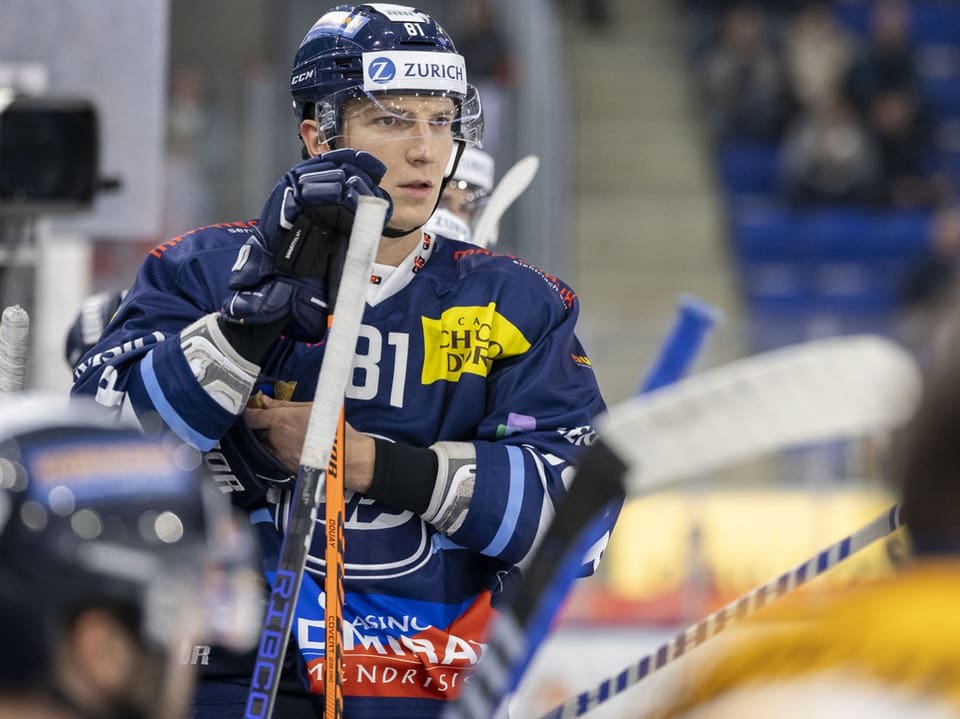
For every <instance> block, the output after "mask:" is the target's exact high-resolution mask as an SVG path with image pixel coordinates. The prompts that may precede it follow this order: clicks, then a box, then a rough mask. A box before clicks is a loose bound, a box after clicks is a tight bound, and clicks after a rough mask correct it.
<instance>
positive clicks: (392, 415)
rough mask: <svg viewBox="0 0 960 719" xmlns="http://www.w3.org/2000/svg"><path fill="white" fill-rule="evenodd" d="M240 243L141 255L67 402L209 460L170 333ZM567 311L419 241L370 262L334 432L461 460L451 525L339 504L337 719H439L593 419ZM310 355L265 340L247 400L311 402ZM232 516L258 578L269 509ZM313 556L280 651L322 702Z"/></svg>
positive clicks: (513, 276) (472, 257)
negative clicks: (255, 552) (282, 394)
mask: <svg viewBox="0 0 960 719" xmlns="http://www.w3.org/2000/svg"><path fill="white" fill-rule="evenodd" d="M252 227H253V223H252V222H239V223H233V224H223V225H215V226H211V227H206V228H201V229H199V230H194V231H192V232H189V233H186V234H184V235H182V236H180V237H177V238H175V239H173V240H171V241H169V242H166V243H164V244H162V245H160V246H159V247H157V248H155V249H154V250H153V251H152V252H151V253H150V255H149V256H148V257H147V258H146V259H145V261H144V263H143V265H142V267H141V269H140V271H139V273H138V276H137V278H136V280H135V282H134V284H133V285H132V287H131V288H130V290H129V292H128V294H127V295H126V298H125V299H124V301H123V304H122V305H121V307H120V308H119V310H118V312H117V314H116V315H115V317H114V318H113V320H112V321H111V323H110V324H109V326H108V327H107V329H106V331H105V333H104V335H103V336H102V338H101V340H100V342H99V343H98V344H97V346H96V347H94V348H93V349H92V350H91V351H90V352H89V353H87V355H86V356H85V357H84V358H83V359H82V360H81V361H80V362H79V364H78V365H77V366H76V368H75V371H74V380H75V384H74V391H75V392H77V393H85V394H92V395H95V396H96V397H97V399H98V401H100V402H101V403H102V404H104V405H106V406H108V407H112V408H114V409H116V410H118V411H119V409H120V408H121V407H123V406H130V407H132V408H133V409H134V410H135V411H136V412H137V414H138V415H139V416H141V418H143V417H144V416H145V415H147V413H155V414H156V415H159V416H160V418H162V420H163V421H164V423H165V424H166V425H167V426H169V427H170V428H171V429H172V430H173V431H174V432H176V433H177V434H178V435H179V436H180V437H181V438H182V439H184V440H185V441H187V442H189V443H190V444H192V445H194V446H195V447H197V448H198V449H200V450H202V451H204V452H210V453H216V452H217V451H218V441H219V440H220V439H221V438H222V437H223V436H224V434H225V433H227V432H228V430H229V429H230V428H231V426H232V425H233V424H234V423H235V422H236V421H237V416H236V415H235V414H232V413H230V412H229V411H227V410H226V409H225V408H224V407H223V406H222V405H221V404H218V403H217V402H216V401H214V400H213V399H212V398H211V397H210V396H209V395H208V394H207V393H206V392H205V391H204V390H203V389H202V388H201V386H200V384H199V381H198V378H197V377H196V376H195V374H194V369H193V368H192V367H191V364H190V362H189V361H188V359H187V357H185V353H184V349H183V347H182V345H181V341H180V339H179V333H180V332H181V330H183V329H184V328H185V327H187V326H188V325H190V324H191V323H193V322H195V321H196V320H198V318H201V317H203V316H204V315H207V314H210V313H215V312H217V311H218V310H219V308H220V306H221V304H222V302H223V299H224V297H226V296H228V289H227V282H228V279H229V275H230V268H231V266H232V264H233V262H234V259H235V257H236V255H237V251H238V249H239V248H240V246H241V245H242V244H243V242H244V241H245V240H246V238H247V235H248V234H249V233H250V232H251V228H252ZM578 311H579V305H578V300H577V297H576V295H575V294H574V293H573V291H572V290H571V289H570V288H569V287H567V286H566V285H565V284H563V283H562V282H561V281H559V280H558V279H557V278H555V277H553V276H551V275H549V274H547V273H545V272H543V271H542V270H540V269H538V268H536V267H533V266H531V265H529V264H527V263H525V262H523V261H522V260H520V259H518V258H515V257H509V256H505V255H496V254H493V253H491V252H489V251H488V250H484V249H481V248H478V247H476V246H473V245H470V244H466V243H462V242H457V241H453V240H447V239H445V238H437V239H436V240H434V239H432V238H430V237H429V236H426V235H425V236H424V241H423V243H422V244H421V245H420V246H419V247H418V248H417V249H416V250H415V251H414V252H412V253H411V255H410V256H409V257H408V258H407V259H406V260H405V261H404V262H403V263H402V264H401V265H400V266H398V267H396V268H387V267H380V266H379V265H378V266H375V273H374V276H373V277H372V278H371V285H370V290H369V293H368V298H367V306H366V308H365V312H364V315H363V323H362V326H361V330H360V336H359V339H358V342H357V350H356V356H355V359H354V363H353V373H352V377H351V379H350V382H349V386H348V389H347V396H346V403H345V412H346V419H347V421H348V422H349V423H350V424H351V425H352V426H353V427H355V428H356V429H357V430H359V431H362V432H366V433H369V434H372V435H376V436H380V437H385V438H388V439H392V440H395V441H399V442H404V443H406V444H409V445H413V446H417V447H430V446H440V447H446V448H447V449H446V451H447V452H448V453H449V452H454V453H456V452H460V453H461V454H464V453H465V454H464V456H468V459H469V461H468V462H466V463H463V464H462V465H460V466H461V470H460V471H463V472H467V473H468V474H469V475H470V477H469V479H470V480H471V481H470V482H469V485H470V486H471V489H472V495H470V497H469V504H468V505H467V506H466V508H465V511H463V512H461V513H460V515H459V516H458V517H457V518H456V521H455V522H452V523H450V522H447V523H440V522H438V521H437V520H436V518H435V517H433V516H430V517H427V519H429V520H431V521H432V522H433V523H431V521H426V519H425V518H424V517H421V516H417V515H415V514H413V513H412V512H409V511H405V510H402V509H398V508H395V507H392V506H387V505H385V504H383V503H380V502H377V501H374V500H371V499H369V498H367V497H365V496H363V495H360V494H353V493H350V492H348V494H347V511H346V521H345V524H346V527H345V530H346V534H345V546H346V567H345V580H344V589H345V608H344V634H345V637H344V648H345V674H344V683H343V688H344V695H345V711H346V714H347V716H350V717H354V718H355V719H363V718H364V717H406V716H427V717H429V716H438V715H439V713H440V711H441V708H442V702H443V700H445V699H449V698H451V697H452V696H455V695H456V693H457V691H458V682H459V683H461V684H462V682H463V678H462V672H463V671H464V670H465V669H468V668H469V667H470V666H472V665H473V664H475V663H476V662H477V661H478V660H479V658H480V656H481V655H482V652H483V643H482V638H483V630H484V628H485V626H486V624H487V622H488V620H489V618H490V614H491V612H492V611H494V610H493V609H492V607H491V601H492V596H493V595H495V594H496V593H497V592H498V590H499V589H501V588H502V586H503V582H504V580H505V578H507V577H509V576H511V575H513V574H515V573H516V572H517V568H518V566H519V568H520V569H521V570H522V567H523V563H524V560H525V558H527V557H528V555H529V554H530V552H531V548H532V547H533V546H534V543H535V541H536V539H537V537H538V536H539V535H540V534H541V533H542V532H543V531H544V530H545V528H546V526H547V525H548V524H549V522H550V519H551V518H552V516H553V508H554V506H555V504H556V502H557V501H558V500H559V499H560V497H561V496H562V495H563V493H564V491H565V483H566V482H569V480H570V479H571V477H572V473H573V466H572V462H573V461H574V460H575V457H576V455H577V452H578V449H579V448H580V447H582V446H584V445H586V444H589V443H590V441H591V440H592V438H593V436H594V431H593V429H592V424H591V423H592V420H593V418H594V417H596V416H597V415H598V414H599V413H600V412H602V411H603V410H604V409H605V408H604V404H603V401H602V399H601V396H600V392H599V390H598V387H597V383H596V380H595V377H594V374H593V369H592V368H591V365H590V360H589V359H588V357H587V355H586V353H585V352H584V349H583V347H582V346H581V344H580V342H579V341H578V339H577V338H576V336H575V333H574V327H575V324H576V321H577V316H578ZM323 353H324V345H323V344H322V343H319V344H306V343H301V342H295V341H293V340H291V339H288V338H285V337H281V338H280V339H279V340H278V341H277V342H276V343H275V344H274V345H273V346H272V347H271V349H270V350H269V351H268V353H267V355H266V356H265V358H264V359H263V361H262V363H261V367H260V372H261V375H260V378H259V379H258V384H269V383H272V382H274V381H275V380H283V381H286V382H295V385H294V387H295V389H294V393H293V399H294V400H304V401H310V400H311V399H312V398H313V393H314V389H315V383H316V379H317V374H318V369H319V367H320V364H321V362H322V360H323ZM446 443H452V444H446ZM231 478H232V475H230V474H226V475H223V476H220V478H219V479H220V480H221V481H220V486H221V487H222V488H223V489H224V491H235V492H238V493H240V492H244V491H249V488H246V487H243V486H241V484H240V483H238V482H236V481H232V479H231ZM274 499H276V497H274ZM240 504H243V505H244V506H248V507H250V508H252V511H251V519H252V521H253V522H254V523H255V524H256V525H257V526H258V528H259V529H260V530H261V532H260V533H261V535H262V536H264V537H266V541H265V542H264V547H263V554H264V557H265V560H266V564H267V565H268V566H269V562H270V561H271V560H272V561H274V566H275V557H276V555H277V549H278V547H279V533H278V531H277V527H279V529H280V530H281V531H282V526H283V521H282V519H283V514H284V513H283V511H277V509H276V505H273V506H270V507H268V506H263V507H258V505H256V504H251V503H249V502H240ZM279 505H281V506H282V505H283V501H282V499H281V501H280V502H279ZM425 516H426V515H425ZM321 517H322V507H321ZM320 521H322V518H321V520H320ZM612 522H613V517H611V518H610V526H612ZM437 525H440V526H442V528H443V530H444V531H440V529H438V527H437ZM608 533H609V532H608ZM270 537H273V541H271V540H270ZM605 540H606V535H605V536H604V537H603V538H601V539H600V540H599V541H598V544H597V546H596V547H595V551H593V552H591V555H590V556H592V557H598V556H599V550H601V549H602V545H603V543H604V542H605ZM323 556H324V551H323V532H322V531H319V532H317V533H316V535H315V538H314V546H313V548H312V551H311V553H310V557H309V559H308V563H307V574H306V576H305V578H304V585H303V591H302V593H301V597H300V600H299V603H298V606H297V617H296V621H295V623H294V630H293V636H292V639H293V641H294V642H295V643H296V645H297V647H298V649H299V651H300V653H301V655H302V659H303V661H302V662H301V663H300V666H301V671H302V673H303V674H304V677H303V678H304V680H305V681H306V682H308V683H309V685H310V687H311V689H312V691H313V692H315V693H321V692H322V690H323V676H322V671H323V652H324V624H323V617H324V611H323V591H322V588H323V571H324V561H323ZM592 568H593V567H592V565H591V563H590V562H587V563H586V564H585V570H586V571H587V572H589V571H592Z"/></svg>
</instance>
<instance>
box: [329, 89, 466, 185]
mask: <svg viewBox="0 0 960 719" xmlns="http://www.w3.org/2000/svg"><path fill="white" fill-rule="evenodd" d="M313 108H314V118H315V119H316V121H317V129H318V131H319V133H320V139H321V140H325V141H326V143H327V144H328V145H329V146H330V147H331V149H333V148H338V147H349V146H353V144H354V142H355V141H356V138H355V137H354V136H355V135H357V134H358V133H361V134H362V137H363V138H364V139H366V140H368V141H372V142H391V141H394V142H395V141H400V140H405V139H409V138H411V137H422V138H434V139H437V140H449V141H450V142H451V147H453V143H459V144H461V145H462V146H463V147H479V146H480V145H481V143H482V139H483V113H482V108H481V105H480V96H479V95H478V94H477V91H476V89H475V88H474V87H473V86H469V85H468V86H467V94H466V96H465V97H464V96H461V95H460V94H459V93H453V92H442V91H426V90H403V91H388V92H369V91H364V90H360V89H358V88H351V89H348V90H341V91H340V92H337V93H334V94H333V95H331V96H330V97H328V98H325V99H324V100H323V101H321V102H317V103H314V105H313ZM374 154H376V153H374ZM449 169H450V168H449V167H448V170H449Z"/></svg>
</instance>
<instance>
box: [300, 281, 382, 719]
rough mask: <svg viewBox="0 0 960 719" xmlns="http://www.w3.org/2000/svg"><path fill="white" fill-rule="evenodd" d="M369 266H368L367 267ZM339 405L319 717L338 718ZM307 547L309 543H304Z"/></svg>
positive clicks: (342, 505)
mask: <svg viewBox="0 0 960 719" xmlns="http://www.w3.org/2000/svg"><path fill="white" fill-rule="evenodd" d="M371 269H372V268H371ZM344 421H345V419H344V416H343V405H342V404H341V406H340V416H339V419H338V420H337V427H336V435H335V437H334V440H333V451H332V452H331V454H330V462H329V464H328V465H327V476H326V505H327V506H326V507H325V508H324V518H325V522H326V541H325V542H324V552H323V558H324V562H325V568H324V574H323V596H324V605H323V613H324V631H325V635H324V655H323V701H324V710H323V716H324V717H326V719H340V717H342V716H343V572H344V566H343V565H344V536H343V521H344V515H345V514H346V511H347V508H346V498H345V497H344V486H343V472H342V471H341V469H342V467H343V462H344V461H345V460H346V455H345V453H344V451H345V449H346V441H345V438H344V426H343V423H344ZM308 546H309V545H308Z"/></svg>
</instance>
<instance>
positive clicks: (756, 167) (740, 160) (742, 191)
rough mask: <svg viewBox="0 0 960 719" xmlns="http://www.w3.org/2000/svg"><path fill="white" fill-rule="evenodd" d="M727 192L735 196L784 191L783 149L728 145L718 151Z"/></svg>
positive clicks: (722, 181)
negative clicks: (781, 174)
mask: <svg viewBox="0 0 960 719" xmlns="http://www.w3.org/2000/svg"><path fill="white" fill-rule="evenodd" d="M717 163H718V169H719V172H720V182H721V184H722V186H723V189H724V190H725V191H726V192H727V193H730V194H733V195H761V196H768V197H769V196H774V195H777V194H779V192H780V179H779V176H780V171H779V164H780V149H779V146H778V145H777V144H776V143H758V142H750V143H739V142H737V143H724V144H722V145H720V146H719V147H718V148H717Z"/></svg>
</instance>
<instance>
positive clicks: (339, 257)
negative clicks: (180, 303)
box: [222, 149, 392, 341]
mask: <svg viewBox="0 0 960 719" xmlns="http://www.w3.org/2000/svg"><path fill="white" fill-rule="evenodd" d="M384 172H386V167H385V166H384V164H383V163H382V162H380V161H379V160H377V159H376V158H375V157H374V156H373V155H371V154H369V153H367V152H357V151H355V150H350V149H342V150H333V151H331V152H327V153H324V154H323V155H320V156H318V157H313V158H310V159H309V160H305V161H304V162H301V163H299V164H297V165H295V166H294V167H293V168H292V169H291V170H290V171H289V172H287V174H286V175H284V177H283V178H282V179H281V180H280V181H279V182H278V183H277V184H276V186H275V187H274V188H273V191H272V192H271V193H270V197H269V198H268V199H267V202H266V204H265V205H264V208H263V212H262V213H261V215H260V220H259V222H258V224H257V227H256V228H255V229H254V231H253V233H252V234H251V235H250V238H249V239H248V240H247V242H246V243H245V244H244V245H243V247H241V248H240V252H239V253H238V255H237V260H236V262H235V263H234V266H233V268H232V270H231V273H230V283H229V288H230V289H231V290H233V293H232V294H231V295H230V296H228V297H227V299H226V301H225V302H224V304H223V307H222V314H223V318H224V319H225V320H227V321H228V322H237V323H245V324H273V323H276V322H278V321H280V320H283V319H287V320H288V321H289V323H288V325H287V327H286V332H287V333H288V334H289V335H291V336H292V337H295V338H296V339H301V340H304V341H318V340H320V339H322V338H323V336H324V334H325V333H326V329H327V316H328V314H329V313H330V312H331V311H332V310H333V307H332V304H333V302H334V300H335V299H336V293H337V286H338V285H339V281H340V273H341V271H342V269H343V261H344V258H345V256H346V248H347V243H348V240H349V237H350V230H351V228H352V227H353V218H354V215H355V214H356V211H357V201H358V198H359V197H360V196H361V195H375V196H378V197H382V198H384V199H386V200H387V201H388V202H389V201H390V197H389V196H388V195H387V193H386V192H384V191H383V190H381V189H380V188H379V187H378V184H379V182H380V180H381V179H382V178H383V174H384ZM391 209H392V204H391ZM387 218H388V219H389V212H388V215H387Z"/></svg>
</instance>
